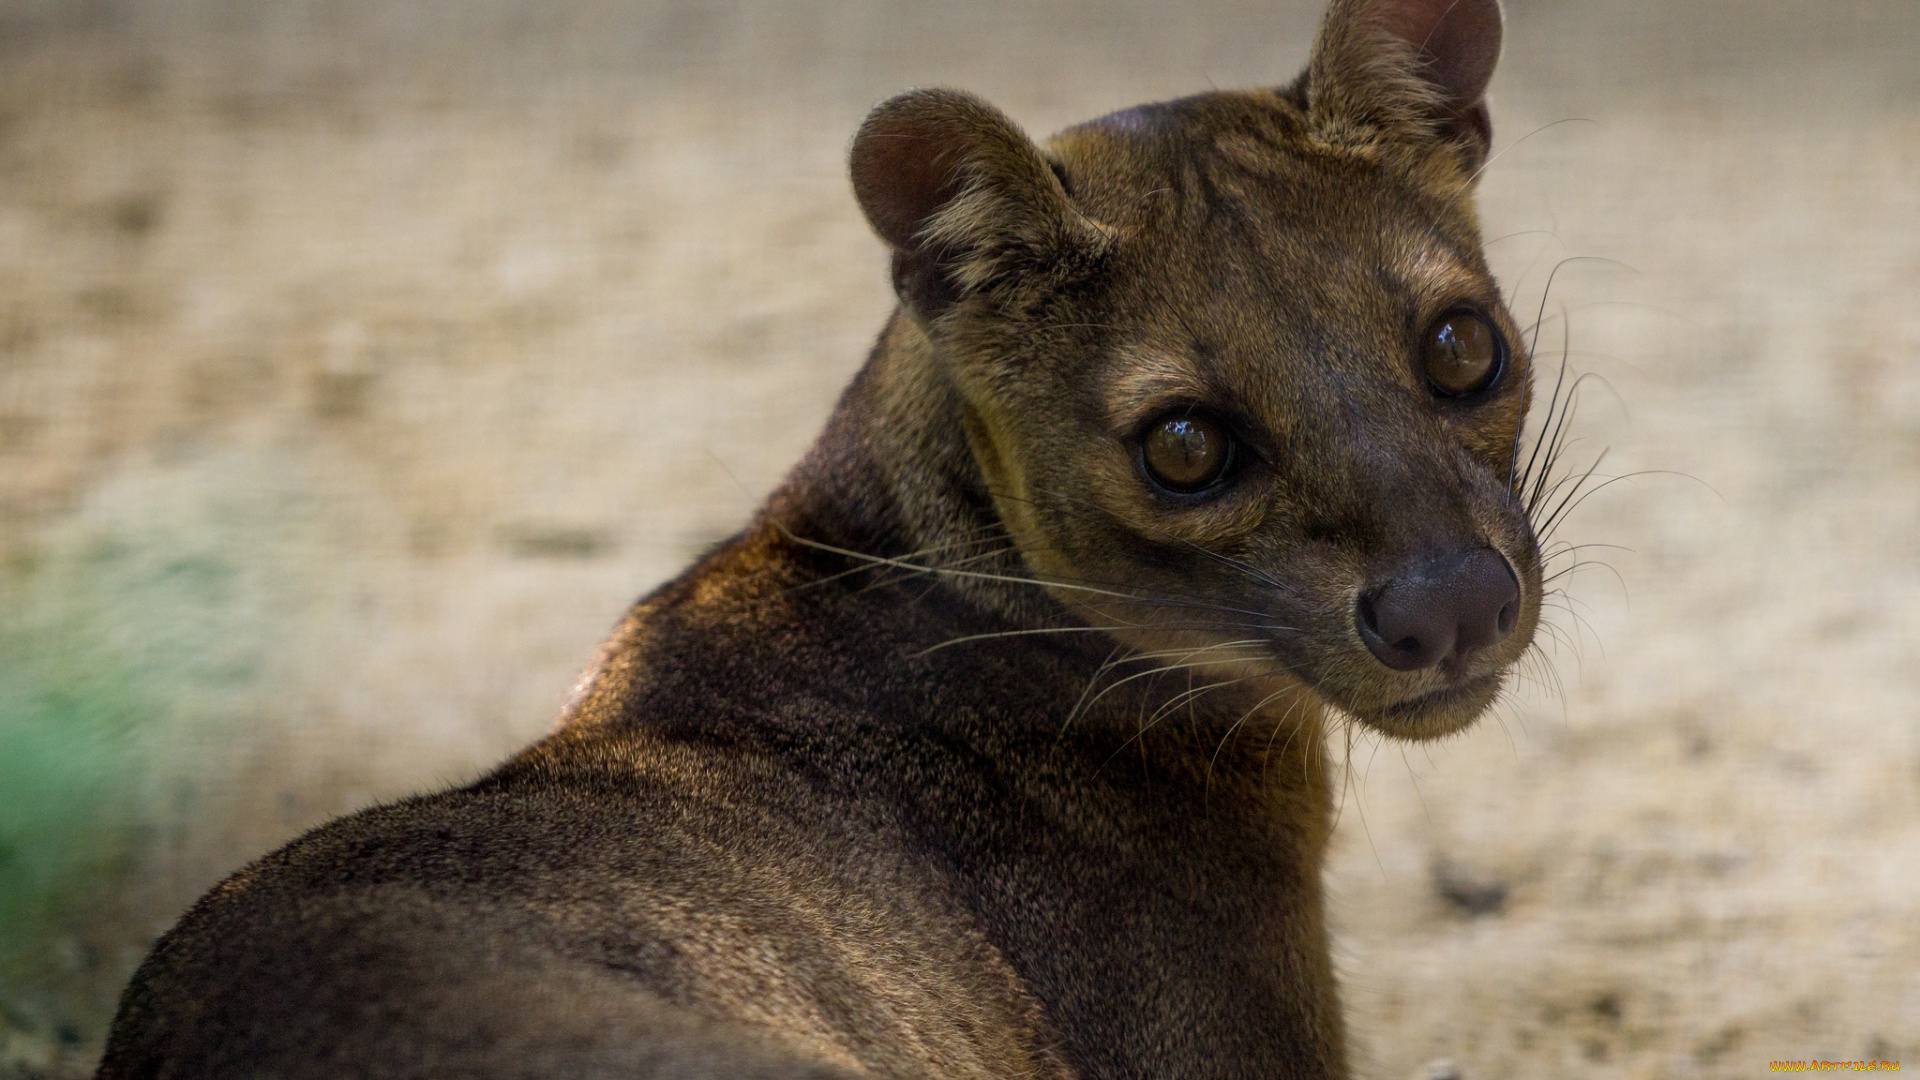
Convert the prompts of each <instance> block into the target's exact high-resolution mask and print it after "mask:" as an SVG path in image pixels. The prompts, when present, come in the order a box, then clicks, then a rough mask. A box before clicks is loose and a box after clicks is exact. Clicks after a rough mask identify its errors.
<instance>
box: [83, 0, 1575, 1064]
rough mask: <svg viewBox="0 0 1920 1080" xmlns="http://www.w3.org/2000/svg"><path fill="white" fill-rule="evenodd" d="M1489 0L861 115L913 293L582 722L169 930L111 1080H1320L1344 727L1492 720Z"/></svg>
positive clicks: (1510, 432) (861, 159) (626, 639)
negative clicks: (1127, 95) (1073, 82)
mask: <svg viewBox="0 0 1920 1080" xmlns="http://www.w3.org/2000/svg"><path fill="white" fill-rule="evenodd" d="M1499 41H1500V14H1499V8H1498V6H1497V3H1495V2H1494V0H1457V2H1456V0H1335V3H1334V4H1333V6H1332V8H1331V9H1330V10H1329V12H1328V14H1327V18H1326V22H1325V24H1324V26H1323V28H1322V31H1321V35H1320V38H1319V41H1318V43H1317V45H1316V48H1315V51H1314V55H1313V59H1312V61H1311V64H1310V66H1309V68H1308V70H1307V72H1306V73H1305V74H1303V75H1302V76H1301V77H1300V79H1299V80H1298V81H1296V82H1295V83H1294V84H1293V85H1292V86H1290V87H1287V88H1284V89H1277V90H1256V91H1247V92H1235V93H1212V94H1206V95H1201V96H1198V97H1194V98H1188V99H1184V100H1180V101H1174V102H1168V103H1164V104H1158V105H1147V106H1141V107H1139V108H1135V109H1130V110H1127V111H1125V112H1121V113H1116V114H1114V115H1112V116H1109V117H1106V118H1104V119H1101V120H1097V121H1094V122H1092V123H1089V124H1085V125H1081V126H1079V127H1075V128H1072V129H1069V130H1068V131H1066V132H1064V133H1062V134H1060V135H1058V136H1056V137H1055V138H1054V139H1052V140H1050V141H1049V142H1047V143H1046V144H1045V146H1044V147H1042V146H1039V145H1036V144H1035V143H1033V142H1031V141H1030V140H1029V139H1028V138H1027V137H1026V136H1025V135H1024V134H1022V133H1021V132H1020V131H1019V129H1018V128H1016V127H1015V126H1014V125H1013V124H1012V123H1011V122H1010V121H1009V120H1007V119H1006V118H1005V117H1004V116H1002V115H1001V114H1000V113H998V112H997V111H995V110H994V109H993V108H992V107H991V106H988V105H986V104H985V103H983V102H981V101H979V100H977V99H975V98H972V97H969V96H967V95H964V94H960V93H954V92H948V91H921V92H915V93H911V94H907V95H903V96H902V97H899V98H895V99H893V100H892V101H889V102H887V103H885V104H883V105H881V106H880V107H879V108H878V109H876V110H875V111H874V113H873V114H872V115H871V116H870V117H869V118H868V120H867V122H866V124H865V125H864V126H863V127H862V129H861V132H860V135H859V137H858V138H857V139H856V142H855V145H854V149H853V161H852V173H853V183H854V190H855V194H856V195H857V197H858V198H859V199H860V202H861V205H862V208H863V209H864V210H865V211H866V213H867V216H868V219H869V220H870V221H871V222H872V223H873V225H874V228H875V229H876V231H878V232H879V233H880V235H881V236H882V237H883V238H884V239H885V240H886V241H887V242H888V243H889V245H891V247H892V250H893V277H894V282H895V286H896V289H897V291H898V293H899V295H900V299H901V307H900V309H899V311H898V312H897V313H896V314H895V316H894V318H893V319H892V320H891V321H890V322H889V324H888V326H887V327H886V329H885V330H884V331H883V333H882V335H881V338H880V341H879V344H878V346H877V347H876V349H875V351H874V353H873V356H872V358H871V359H870V361H869V362H868V364H867V366H866V368H865V369H864V370H863V371H862V372H861V374H860V375H859V376H858V378H856V380H855V381H854V383H853V385H852V386H851V387H850V388H849V389H848V390H847V392H846V395H845V396H844V397H843V399H842V401H841V403H840V405H839V407H838V409H837V411H836V412H835V414H834V416H833V418H832V420H831V421H830V422H829V424H828V427H827V430H826V432H825V433H824V434H823V435H822V436H821V438H820V440H819V442H818V443H817V444H816V445H815V447H814V448H813V450H812V451H811V452H810V454H809V455H808V456H807V458H806V459H805V460H804V461H803V462H802V463H801V464H800V465H799V466H798V467H797V468H796V469H795V471H794V472H793V474H792V475H791V477H789V479H788V480H787V482H786V483H785V484H784V485H783V486H782V488H781V489H780V490H779V491H778V492H776V493H775V495H774V496H773V497H772V499H771V500H770V501H769V503H768V505H767V506H766V507H765V508H764V509H763V511H762V512H761V514H760V516H759V517H758V518H757V519H756V521H755V522H754V523H753V524H752V525H751V526H750V527H749V528H748V529H747V530H746V531H745V532H743V533H742V534H741V535H740V536H739V537H737V538H736V539H734V540H733V541H731V542H729V543H727V544H726V545H724V546H722V547H721V548H720V549H718V550H717V551H715V552H714V553H712V554H711V555H709V556H708V557H707V558H705V559H704V560H702V561H701V562H700V563H699V564H698V565H696V566H694V567H693V568H692V569H690V570H689V571H688V572H687V573H686V574H684V575H682V576H681V577H680V578H679V579H678V580H676V581H674V582H673V583H671V584H669V585H667V586H665V587H664V588H662V589H661V590H660V591H659V592H657V593H655V594H654V595H653V596H651V597H649V598H648V599H647V600H645V601H644V602H642V603H641V604H640V605H639V606H638V607H637V608H636V609H635V610H634V611H633V613H632V614H631V615H630V616H629V617H628V619H627V620H626V621H625V622H624V623H623V624H622V626H621V627H620V628H619V630H618V631H617V632H616V633H615V635H614V637H613V639H612V641H610V642H609V644H608V646H607V648H606V650H605V652H604V655H603V662H602V664H601V666H600V668H599V669H598V672H597V674H596V675H595V676H594V677H593V679H592V681H591V683H590V685H589V686H588V687H587V688H586V689H585V690H584V691H583V693H582V694H581V696H580V698H579V700H578V701H577V702H576V703H575V704H574V705H573V706H572V707H571V709H570V712H569V715H568V717H567V721H566V723H565V724H564V726H563V727H562V728H561V729H560V730H559V732H558V733H556V734H555V735H553V736H552V737H550V738H549V739H547V740H545V741H544V742H542V743H540V744H538V745H536V746H534V747H532V748H531V749H529V750H527V751H526V752H524V753H523V754H521V755H520V756H519V757H518V758H516V759H514V760H513V761H511V762H509V763H507V764H506V765H505V766H503V767H501V768H500V769H499V770H498V771H496V772H495V773H494V774H493V775H491V776H490V777H488V778H486V779H485V780H482V781H481V782H479V783H477V784H474V785H472V786H470V787H465V788H461V789H458V790H454V791H449V792H444V793H441V794H437V795H432V796H427V797H423V798H417V799H412V800H408V801H405V802H401V803H396V804H393V805H390V806H383V807H378V808H375V809H373V810H369V811H366V812H364V813H361V814H357V815H354V816H352V817H349V818H346V819H343V820H341V821H337V822H334V823H332V824H330V825H327V826H325V827H323V828H321V829H318V830H316V831H314V832H312V833H310V834H308V835H307V836H305V837H302V838H301V839H299V840H297V841H295V842H294V843H292V844H290V845H288V846H287V847H285V848H283V849H281V850H280V851H278V852H276V853H274V854H273V855H271V856H269V857H267V858H266V859H264V860H262V861H261V862H259V863H257V864H255V865H254V866H252V867H249V868H248V869H246V870H244V871H242V872H241V873H239V874H237V875H235V876H234V877H233V878H232V879H230V880H228V881H227V882H225V883H224V884H222V885H221V886H219V887H218V888H216V889H215V890H214V891H213V892H212V893H210V894H209V895H208V896H207V897H206V898H205V899H203V900H202V901H201V902H200V903H199V904H198V905H196V906H195V908H194V909H193V910H192V911H191V912H189V913H188V914H187V915H186V916H185V917H184V918H183V919H182V920H181V922H180V924H179V925H178V926H176V927H175V928H174V930H173V931H172V932H170V933H169V934H168V935H167V936H166V937H165V938H163V939H162V940H161V942H160V943H159V944H158V945H157V946H156V947H155V949H154V952H153V954H152V955H151V956H150V957H149V958H148V960H147V962H146V963H145V964H144V965H143V966H142V967H141V969H140V971H139V973H138V974H137V975H136V976H135V978H134V980H133V983H132V985H131V986H130V987H129V988H128V990H127V992H126V996H125V998H124V1000H123V1003H122V1006H121V1011H120V1015H119V1017H118V1019H117V1020H116V1022H115V1025H114V1029H113V1034H112V1037H111V1041H110V1044H109V1047H108V1051H107V1055H106V1058H105V1061H104V1063H103V1065H102V1067H101V1075H102V1076H103V1077H114V1078H119V1077H163V1076H179V1077H265V1076H274V1077H309V1076H311V1077H319V1076H329V1077H330V1076H343V1075H354V1076H369V1077H429V1076H435V1077H437V1076H451V1075H472V1076H488V1077H561V1076H566V1077H599V1076H605V1077H614V1076H619V1077H639V1076H648V1077H655V1076H657V1077H667V1076H673V1077H709V1076H711V1077H722V1076H724V1077H757V1076H766V1077H775V1076H778V1077H799V1076H822V1077H826V1076H857V1075H879V1076H934V1075H938V1076H981V1077H987V1076H993V1077H1006V1076H1029V1077H1048V1076H1058V1077H1067V1076H1080V1077H1089V1078H1091V1077H1121V1076H1174V1075H1178V1076H1191V1077H1202V1076H1221V1077H1225V1076H1263V1077H1331V1076H1342V1075H1345V1063H1344V1052H1343V1049H1342V1027H1341V1019H1340V1014H1339V1008H1338V1002H1337V996H1336V993H1335V987H1334V984H1333V979H1332V974H1331V971H1330V966H1329V961H1328V954H1327V941H1326V934H1325V931H1324V929H1323V926H1322V908H1321V900H1320V884H1319V878H1320V861H1321V854H1322V851H1323V848H1324V845H1325V843H1326V839H1327V833H1328V830H1329V828H1330V824H1331V822H1330V816H1331V809H1330V799H1329V792H1328V787H1327V783H1326V777H1325V775H1324V773H1325V759H1324V753H1323V749H1322V741H1323V726H1324V725H1325V724H1326V723H1328V722H1329V720H1328V718H1327V717H1326V716H1324V715H1323V713H1325V712H1326V710H1327V708H1328V707H1329V706H1331V707H1332V708H1333V709H1336V710H1338V715H1339V716H1340V717H1342V718H1344V719H1345V721H1346V722H1358V723H1363V724H1367V725H1370V726H1371V727H1373V728H1376V729H1378V730H1380V731H1382V732H1385V733H1387V734H1390V735H1395V736H1400V737H1407V738H1425V737H1431V736H1435V735H1439V734H1444V733H1447V732H1452V731H1456V730H1458V729H1460V728H1461V727H1464V726H1465V725H1467V724H1469V723H1471V722H1472V721H1473V720H1474V719H1475V718H1476V717H1477V716H1478V715H1479V714H1480V713H1481V712H1482V711H1484V710H1485V709H1486V707H1487V706H1488V705H1489V704H1490V703H1491V702H1492V701H1493V700H1495V698H1496V697H1497V696H1498V694H1499V693H1500V692H1501V689H1502V686H1503V680H1504V678H1505V673H1506V672H1507V670H1508V669H1509V668H1510V667H1511V666H1512V664H1513V663H1514V662H1515V661H1516V660H1517V659H1518V658H1519V657H1520V655H1521V654H1522V653H1523V652H1524V650H1525V649H1526V648H1527V647H1528V646H1529V644H1530V642H1531V640H1532V635H1533V630H1534V626H1535V624H1536V620H1537V617H1538V611H1539V599H1540V565H1539V564H1540V560H1539V554H1538V551H1537V549H1536V545H1535V542H1534V537H1533V532H1532V529H1531V526H1530V522H1529V515H1528V510H1527V505H1528V503H1529V501H1530V498H1529V496H1530V495H1532V494H1533V492H1534V491H1535V490H1536V488H1535V487H1533V486H1531V485H1530V484H1529V481H1528V478H1527V477H1526V475H1524V473H1525V470H1524V468H1523V466H1524V465H1525V462H1524V461H1523V460H1522V459H1521V458H1520V456H1519V455H1518V453H1517V447H1518V444H1519V433H1520V428H1521V425H1522V421H1523V419H1524V416H1525V411H1526V405H1527V400H1528V396H1529V391H1530V389H1531V386H1530V376H1531V368H1530V366H1529V358H1528V356H1527V355H1526V353H1525V351H1524V349H1523V348H1522V343H1521V338H1520V336H1519V334H1518V332H1517V328H1516V327H1515V325H1514V322H1513V320H1512V318H1511V317H1510V315H1509V314H1508V313H1507V311H1506V309H1505V307H1504V306H1503V305H1502V303H1501V300H1500V296H1499V292H1498V289H1497V287H1496V286H1495V284H1494V282H1493V280H1492V278H1491V277H1490V275H1489V274H1488V272H1487V269H1486V266H1485V263H1484V261H1483V258H1482V256H1481V252H1480V238H1479V231H1478V226H1477V223H1476V221H1475V217H1474V213H1473V209H1472V205H1471V201H1470V197H1471V189H1472V183H1473V179H1474V177H1475V175H1476V174H1477V171H1478V169H1479V168H1480V166H1481V165H1482V164H1483V163H1484V161H1485V159H1486V156H1487V150H1488V140H1489V138H1490V135H1489V132H1490V128H1489V125H1488V122H1487V112H1486V106H1485V103H1484V100H1483V98H1484V91H1485V88H1486V84H1487V80H1488V78H1489V77H1490V76H1491V74H1492V69H1493V63H1494V60H1495V59H1496V58H1497V55H1498V52H1499Z"/></svg>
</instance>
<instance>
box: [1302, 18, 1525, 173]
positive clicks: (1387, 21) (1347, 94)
mask: <svg viewBox="0 0 1920 1080" xmlns="http://www.w3.org/2000/svg"><path fill="white" fill-rule="evenodd" d="M1501 36H1502V20H1501V13H1500V0H1333V2H1332V3H1331V4H1330V5H1329V6H1328V8H1327V14H1326V18H1325V19H1324V20H1323V21H1322V23H1321V25H1320V37H1319V39H1318V40H1317V41H1316V42H1315V44H1314V49H1313V59H1312V61H1311V62H1310V63H1309V65H1308V68H1307V92H1308V103H1309V107H1310V109H1311V112H1312V115H1313V118H1314V121H1315V123H1316V126H1318V127H1320V128H1321V129H1322V130H1325V131H1327V132H1328V133H1329V134H1331V135H1333V136H1334V138H1335V139H1336V140H1339V141H1350V140H1351V139H1352V138H1354V137H1356V136H1360V135H1361V131H1359V130H1355V129H1362V130H1371V131H1377V132H1384V133H1386V134H1388V135H1389V136H1393V137H1399V138H1405V139H1415V140H1427V141H1438V142H1441V143H1445V144H1447V145H1449V146H1450V147H1451V148H1453V149H1455V150H1456V151H1458V152H1459V153H1461V155H1462V157H1463V161H1464V163H1465V165H1466V167H1467V169H1468V170H1469V171H1472V170H1475V169H1478V168H1479V167H1480V165H1481V164H1482V163H1484V162H1485V161H1486V158H1487V154H1488V152H1489V151H1490V150H1491V148H1492V142H1493V125H1492V122H1491V121H1490V119H1489V118H1488V115H1487V103H1486V93H1487V84H1488V83H1489V82H1491V81H1492V79H1493V70H1494V68H1495V66H1496V65H1497V64H1498V63H1499V60H1500V41H1501Z"/></svg>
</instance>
